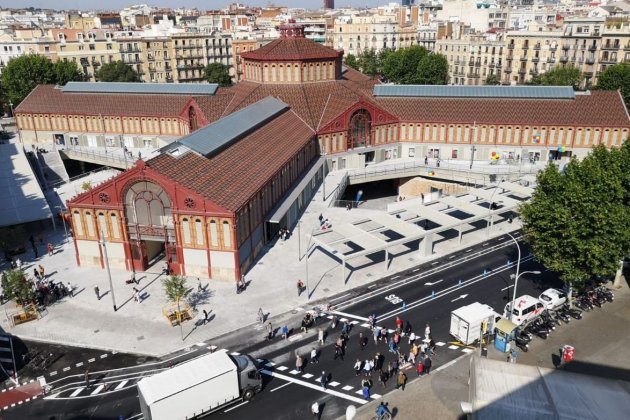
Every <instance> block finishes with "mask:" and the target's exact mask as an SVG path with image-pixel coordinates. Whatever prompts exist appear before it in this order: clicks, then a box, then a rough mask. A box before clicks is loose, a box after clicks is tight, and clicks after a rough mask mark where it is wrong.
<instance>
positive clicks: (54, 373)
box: [49, 371, 57, 376]
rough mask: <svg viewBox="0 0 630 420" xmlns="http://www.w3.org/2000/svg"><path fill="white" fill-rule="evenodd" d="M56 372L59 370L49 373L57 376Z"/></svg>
mask: <svg viewBox="0 0 630 420" xmlns="http://www.w3.org/2000/svg"><path fill="white" fill-rule="evenodd" d="M56 374H57V371H54V372H50V373H49V375H50V376H55V375H56Z"/></svg>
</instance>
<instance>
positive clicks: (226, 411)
mask: <svg viewBox="0 0 630 420" xmlns="http://www.w3.org/2000/svg"><path fill="white" fill-rule="evenodd" d="M248 402H249V401H244V402H242V403H240V404H237V405H235V406H234V407H230V408H228V409H227V410H224V411H223V412H224V413H228V412H230V411H232V410H235V409H237V408H239V407H240V406H242V405H245V404H247V403H248Z"/></svg>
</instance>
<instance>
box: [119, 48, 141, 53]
mask: <svg viewBox="0 0 630 420" xmlns="http://www.w3.org/2000/svg"><path fill="white" fill-rule="evenodd" d="M119 51H120V53H121V54H124V53H137V52H140V48H138V47H135V48H133V47H130V48H124V47H121V48H120V49H119Z"/></svg>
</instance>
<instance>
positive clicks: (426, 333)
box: [424, 322, 431, 340]
mask: <svg viewBox="0 0 630 420" xmlns="http://www.w3.org/2000/svg"><path fill="white" fill-rule="evenodd" d="M430 338H431V327H430V326H429V323H428V322H427V325H426V326H425V327H424V339H425V340H429V339H430Z"/></svg>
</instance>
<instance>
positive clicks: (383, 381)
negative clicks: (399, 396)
mask: <svg viewBox="0 0 630 420" xmlns="http://www.w3.org/2000/svg"><path fill="white" fill-rule="evenodd" d="M388 379H389V377H388V376H387V371H385V370H383V371H381V373H380V374H379V375H378V381H379V382H380V383H381V385H383V388H385V385H386V384H387V380H388Z"/></svg>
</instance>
